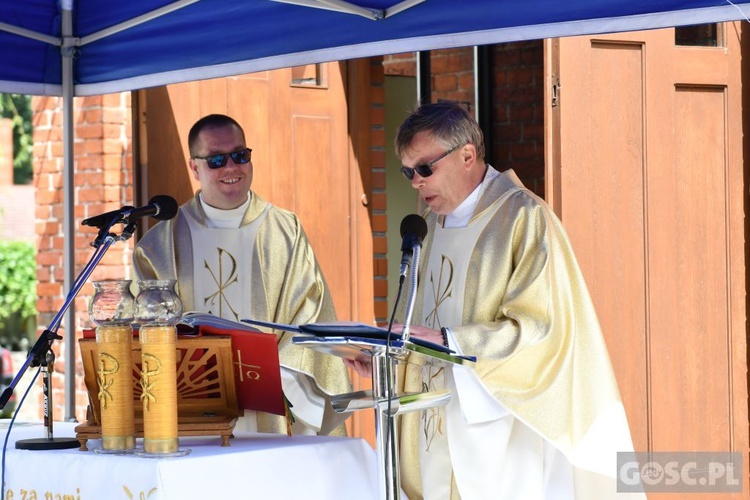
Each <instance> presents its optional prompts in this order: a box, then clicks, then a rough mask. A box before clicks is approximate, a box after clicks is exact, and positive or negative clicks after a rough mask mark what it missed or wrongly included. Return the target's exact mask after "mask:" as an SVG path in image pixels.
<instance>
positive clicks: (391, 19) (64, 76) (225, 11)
mask: <svg viewBox="0 0 750 500" xmlns="http://www.w3.org/2000/svg"><path fill="white" fill-rule="evenodd" d="M748 15H750V0H742V1H740V0H737V1H734V2H733V1H730V0H569V1H567V2H561V1H559V0H461V1H456V0H404V1H401V0H351V1H349V2H345V1H342V0H177V1H174V0H138V1H137V2H111V1H110V2H104V1H102V0H77V1H74V0H23V1H20V2H19V1H17V0H0V92H13V93H22V94H34V95H56V96H62V97H63V141H64V167H63V179H64V183H65V187H64V206H65V211H64V213H65V220H64V221H63V224H64V226H63V227H64V231H65V234H74V228H73V224H74V220H75V218H74V216H73V208H74V205H75V200H74V199H73V198H74V197H73V172H74V169H73V155H72V151H73V134H74V130H73V113H72V109H73V106H72V100H73V97H74V96H86V95H96V94H104V93H111V92H120V91H127V90H134V89H141V88H146V87H152V86H157V85H166V84H170V83H178V82H184V81H190V80H199V79H208V78H217V77H223V76H230V75H236V74H242V73H250V72H255V71H262V70H268V69H275V68H281V67H289V66H297V65H302V64H310V63H315V62H324V61H335V60H342V59H351V58H357V57H366V56H372V55H379V54H391V53H399V52H407V51H420V50H429V49H438V48H447V47H458V46H467V45H485V44H492V43H500V42H507V41H517V40H524V39H541V38H551V37H562V36H572V35H581V34H593V33H609V32H620V31H632V30H642V29H651V28H662V27H669V26H678V25H690V24H698V23H707V22H722V21H731V20H741V19H747V18H748ZM64 254H65V260H64V268H65V273H66V275H65V289H66V291H67V290H70V288H71V286H72V283H73V282H74V280H75V275H74V268H75V266H74V259H73V254H74V241H73V239H72V238H68V239H67V240H66V241H65V249H64ZM74 314H75V313H74V311H73V310H70V311H69V312H68V313H67V316H66V324H67V325H71V324H74V321H73V320H74ZM69 335H71V337H70V338H72V333H71V334H69ZM66 357H68V359H73V358H74V343H73V342H66ZM65 386H66V418H67V417H69V416H71V415H72V414H73V413H74V407H73V394H74V390H73V389H74V376H73V371H68V373H66V383H65Z"/></svg>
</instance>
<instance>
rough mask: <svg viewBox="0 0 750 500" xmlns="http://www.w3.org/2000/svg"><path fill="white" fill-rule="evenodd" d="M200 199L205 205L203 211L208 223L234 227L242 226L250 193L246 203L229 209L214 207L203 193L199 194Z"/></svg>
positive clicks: (202, 204) (202, 205) (215, 225)
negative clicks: (205, 199) (204, 198)
mask: <svg viewBox="0 0 750 500" xmlns="http://www.w3.org/2000/svg"><path fill="white" fill-rule="evenodd" d="M198 199H200V202H201V207H203V212H204V213H205V214H206V225H207V226H208V227H212V228H221V229H234V228H237V227H240V224H242V218H243V217H244V215H245V212H247V207H248V206H249V205H250V193H248V195H247V200H245V203H243V204H242V205H240V206H239V207H237V208H231V209H229V210H222V209H221V208H216V207H212V206H211V205H209V204H208V203H206V202H205V201H204V200H203V193H200V194H199V195H198Z"/></svg>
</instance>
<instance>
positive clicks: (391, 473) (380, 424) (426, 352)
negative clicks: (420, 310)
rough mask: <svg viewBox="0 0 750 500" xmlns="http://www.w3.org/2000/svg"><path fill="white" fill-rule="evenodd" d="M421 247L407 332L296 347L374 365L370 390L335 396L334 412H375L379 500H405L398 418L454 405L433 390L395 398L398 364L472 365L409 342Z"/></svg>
mask: <svg viewBox="0 0 750 500" xmlns="http://www.w3.org/2000/svg"><path fill="white" fill-rule="evenodd" d="M418 261H419V248H418V247H415V249H414V262H413V266H412V280H411V282H412V287H411V293H410V298H409V305H408V307H407V313H406V319H405V321H404V330H403V333H402V334H400V335H399V334H394V335H393V337H394V339H393V340H390V341H388V340H387V339H386V338H385V337H379V338H371V337H369V338H365V337H363V336H362V335H361V334H360V335H359V336H358V335H357V332H356V328H354V327H353V328H352V333H351V336H348V335H346V333H344V334H343V335H338V336H323V337H321V336H316V337H295V338H294V339H293V342H294V343H295V344H299V345H302V346H305V347H309V348H311V349H315V350H318V351H322V352H325V353H328V354H332V355H334V356H339V357H342V358H348V359H358V360H360V361H371V362H372V390H371V391H357V392H353V393H349V394H341V395H338V396H333V397H332V398H331V402H332V404H333V409H334V410H335V411H337V412H338V413H345V412H350V411H357V410H364V409H370V408H373V409H374V410H375V436H376V441H377V453H378V462H379V466H380V472H381V474H380V481H379V490H380V498H382V499H385V500H396V499H399V498H400V497H401V480H400V472H399V471H400V469H399V458H398V457H399V450H398V426H397V425H396V424H397V421H396V417H398V416H399V415H403V414H405V413H409V412H413V411H419V410H424V409H426V408H431V407H435V406H441V405H445V404H446V403H448V401H450V397H451V395H450V392H449V391H447V390H445V391H432V392H421V393H409V394H397V393H396V390H395V388H397V387H398V380H397V370H396V366H397V365H398V363H399V362H406V360H407V358H410V359H411V360H412V361H413V360H414V358H421V359H419V360H418V361H419V363H420V364H422V362H423V364H426V365H427V364H432V365H442V366H450V365H454V364H463V363H467V362H471V360H470V359H469V358H465V357H461V356H454V355H451V354H450V353H449V352H446V351H444V350H441V348H442V346H434V347H435V348H434V349H433V348H431V347H429V346H430V345H432V344H429V343H426V342H417V343H415V342H413V341H410V340H409V324H410V322H411V312H412V309H413V307H414V297H415V295H416V288H417V287H416V282H417V268H418Z"/></svg>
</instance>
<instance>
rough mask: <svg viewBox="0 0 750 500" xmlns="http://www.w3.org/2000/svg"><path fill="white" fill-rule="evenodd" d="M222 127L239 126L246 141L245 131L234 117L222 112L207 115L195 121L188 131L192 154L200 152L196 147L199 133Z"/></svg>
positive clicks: (243, 140) (238, 128) (189, 146)
mask: <svg viewBox="0 0 750 500" xmlns="http://www.w3.org/2000/svg"><path fill="white" fill-rule="evenodd" d="M221 127H237V130H239V131H240V134H242V142H245V131H244V130H242V127H241V126H240V124H239V123H237V121H236V120H235V119H234V118H232V117H230V116H227V115H220V114H212V115H206V116H204V117H203V118H201V119H200V120H198V121H197V122H195V124H194V125H193V126H192V127H191V128H190V132H189V133H188V149H189V150H190V156H191V157H193V156H195V155H196V154H198V153H197V151H196V150H195V148H196V142H198V135H199V134H200V133H201V132H203V131H204V130H206V129H209V128H221Z"/></svg>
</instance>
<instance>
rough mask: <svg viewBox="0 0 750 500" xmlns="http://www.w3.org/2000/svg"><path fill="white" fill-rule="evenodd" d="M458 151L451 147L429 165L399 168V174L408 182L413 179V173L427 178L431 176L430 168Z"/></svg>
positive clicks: (456, 147)
mask: <svg viewBox="0 0 750 500" xmlns="http://www.w3.org/2000/svg"><path fill="white" fill-rule="evenodd" d="M457 149H458V146H453V147H452V148H450V149H449V150H448V151H446V152H445V153H443V154H441V155H440V156H438V157H437V158H435V159H434V160H432V161H431V162H429V163H423V164H422V165H416V166H415V167H414V168H409V167H401V173H402V174H404V177H406V178H407V179H409V180H412V179H414V172H416V173H418V174H419V175H420V176H422V177H429V176H431V175H432V166H433V165H434V164H436V163H437V162H439V161H440V160H442V159H443V158H445V157H446V156H448V155H449V154H451V153H452V152H454V151H455V150H457Z"/></svg>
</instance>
